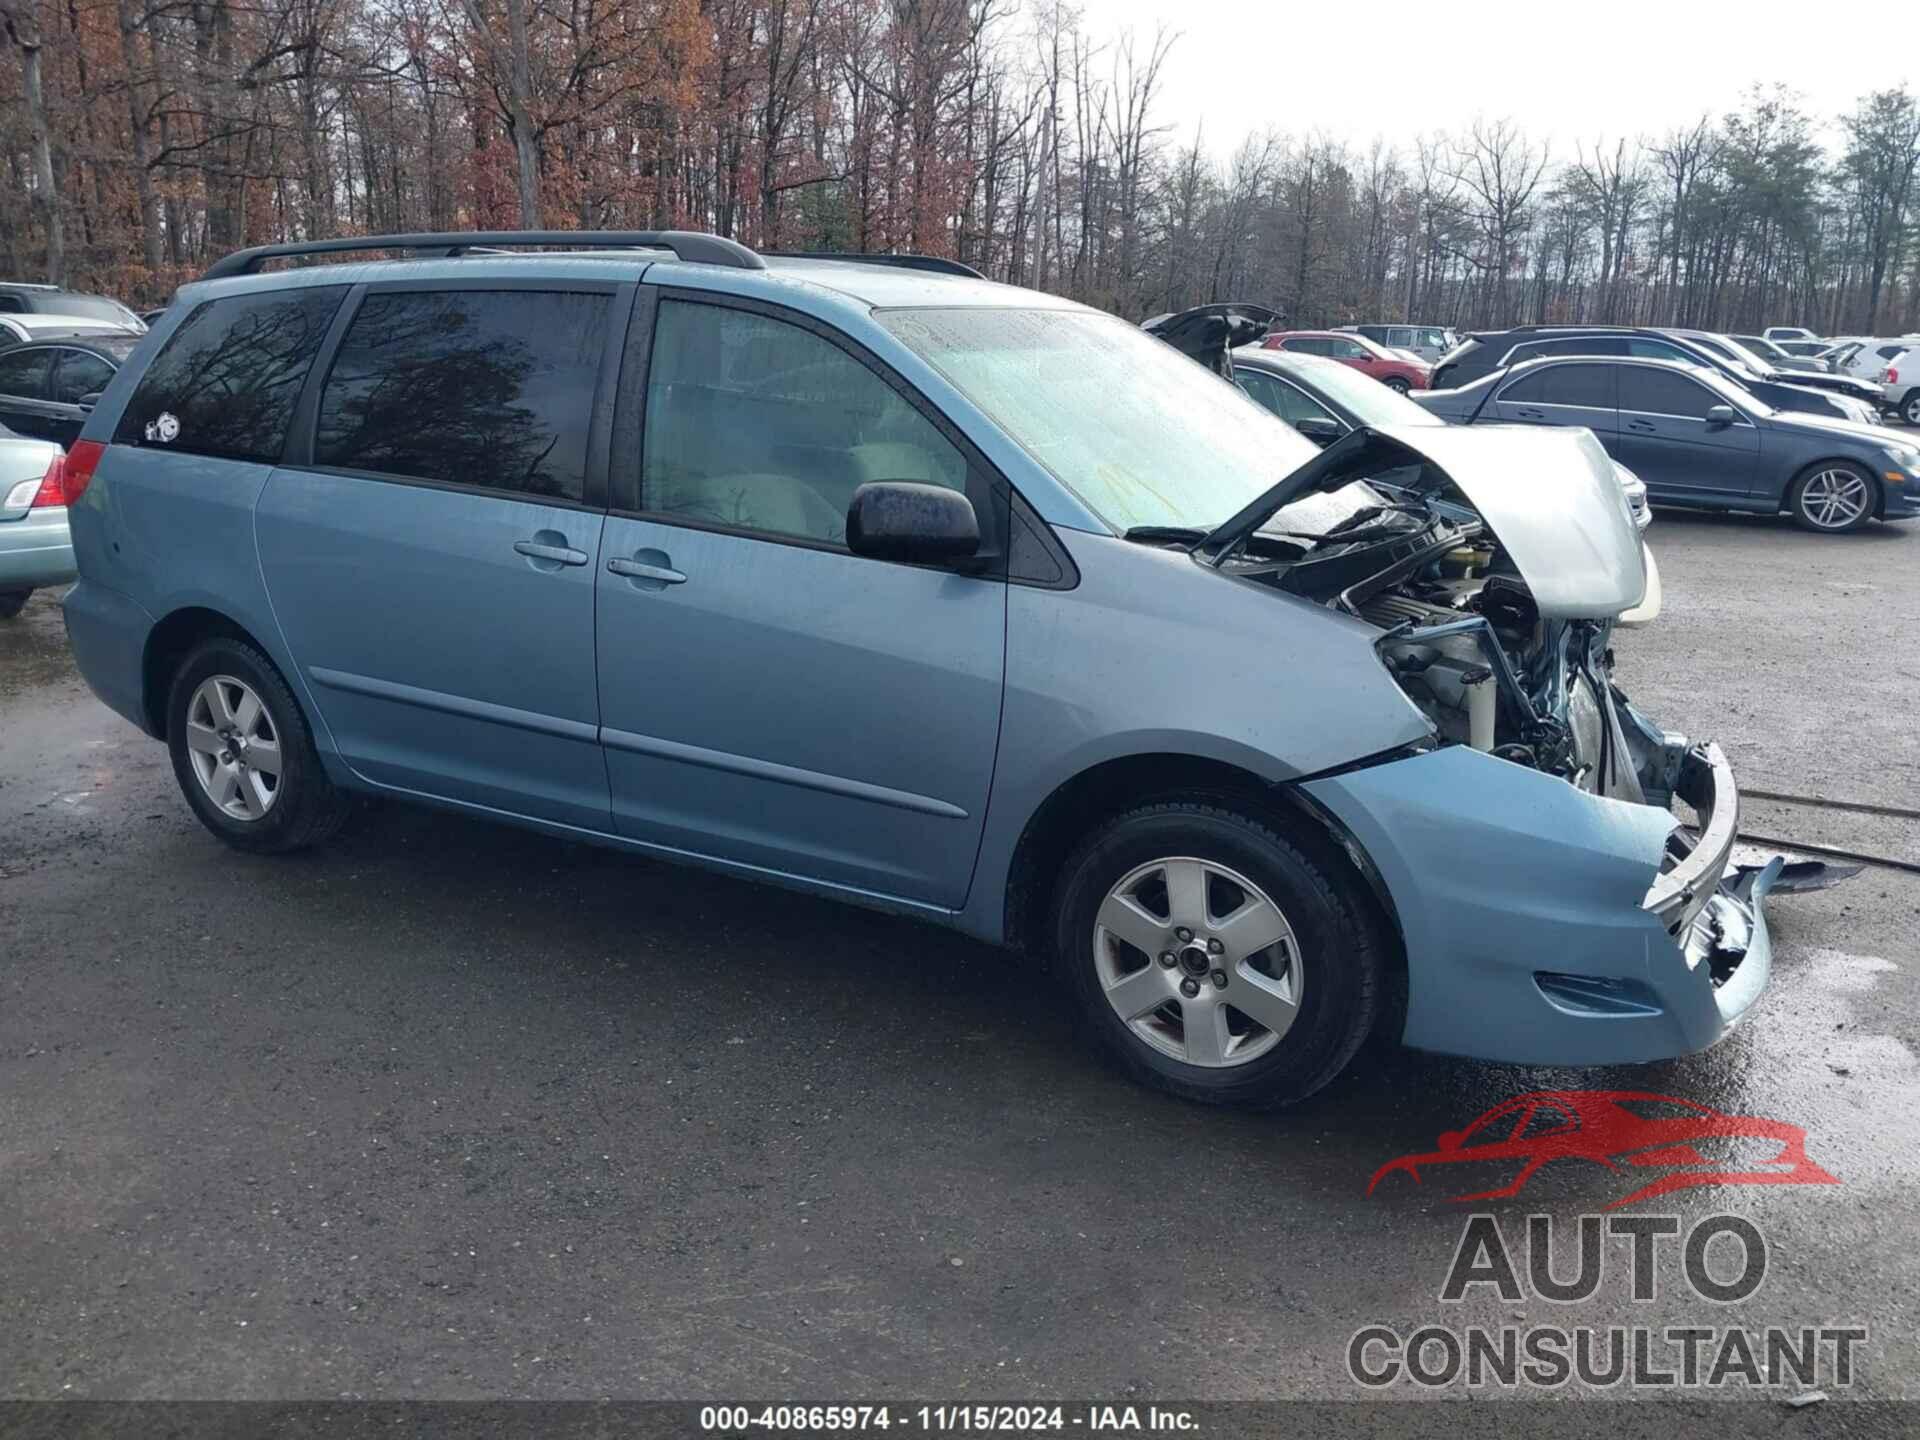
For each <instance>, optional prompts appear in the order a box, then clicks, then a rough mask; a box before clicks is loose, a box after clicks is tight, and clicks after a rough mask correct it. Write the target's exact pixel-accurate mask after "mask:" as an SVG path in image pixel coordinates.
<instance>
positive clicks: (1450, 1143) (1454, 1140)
mask: <svg viewBox="0 0 1920 1440" xmlns="http://www.w3.org/2000/svg"><path fill="white" fill-rule="evenodd" d="M1440 1148H1441V1149H1442V1150H1458V1149H1459V1148H1460V1132H1459V1131H1458V1130H1449V1131H1447V1132H1446V1133H1445V1134H1444V1135H1442V1136H1441V1137H1440Z"/></svg>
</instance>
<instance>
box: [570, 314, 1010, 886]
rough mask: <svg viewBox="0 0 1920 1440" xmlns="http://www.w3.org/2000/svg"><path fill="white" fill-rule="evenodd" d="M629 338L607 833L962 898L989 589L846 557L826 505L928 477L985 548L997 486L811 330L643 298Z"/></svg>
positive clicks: (610, 653) (618, 476)
mask: <svg viewBox="0 0 1920 1440" xmlns="http://www.w3.org/2000/svg"><path fill="white" fill-rule="evenodd" d="M644 293H645V292H644V290H643V295H644ZM644 309H645V302H644V300H643V302H642V305H641V306H640V307H637V313H638V314H641V315H642V316H643V317H644ZM649 340H650V342H651V344H650V358H649V359H648V361H647V364H646V370H645V373H646V377H647V378H646V386H645V392H644V396H641V395H635V396H633V397H632V398H631V399H629V398H628V397H626V396H623V398H622V406H623V410H622V414H623V416H625V415H626V413H627V408H626V407H628V406H629V405H632V406H636V407H639V406H643V409H644V424H643V425H642V426H641V427H640V431H641V438H640V442H639V449H640V453H639V454H638V455H635V454H632V453H622V452H621V451H618V450H617V451H616V453H615V457H614V473H613V496H614V503H615V506H616V511H615V514H614V515H613V517H612V518H610V519H609V520H608V522H607V535H606V543H605V544H604V545H603V547H602V558H601V561H600V564H599V566H598V572H599V573H598V580H599V607H598V612H597V614H598V622H597V623H598V634H599V656H600V705H601V714H602V724H603V729H602V732H601V733H602V740H603V742H604V744H605V746H606V759H607V771H608V775H609V778H610V780H611V782H612V787H613V818H614V824H615V826H616V828H617V829H618V830H619V831H620V833H622V834H625V835H629V836H632V837H633V838H635V839H637V840H641V841H644V842H646V843H648V844H652V845H657V846H660V847H663V848H666V849H670V850H674V851H678V852H682V853H692V854H697V855H703V856H708V857H713V858H717V859H720V860H724V861H727V862H730V863H733V864H736V865H740V866H744V867H752V868H754V869H757V870H761V871H769V872H774V873H777V874H783V875H788V876H795V877H800V878H803V879H806V880H809V881H813V882H818V883H825V884H829V885H834V886H838V887H844V888H849V889H854V890H860V891H865V892H868V893H872V894H878V895H884V896H890V897H895V898H899V899H904V900H910V901H915V902H919V903H923V904H928V905H932V906H937V907H941V908H949V909H952V908H958V907H959V906H960V905H961V904H962V902H963V901H964V900H965V898H966V893H967V887H968V884H969V882H970V879H971V876H972V873H973V862H974V856H975V852H976V851H977V849H978V847H979V841H980V831H981V824H982V821H983V819H984V816H985V813H986V805H987V794H988V790H989V788H990V786H991V782H992V778H993V762H994V754H995V750H996V746H997V744H998V738H999V727H1000V698H1001V687H1002V681H1003V674H1004V657H1005V632H1006V585H1005V582H1004V581H1003V580H1002V579H1000V578H998V577H997V576H995V575H993V574H991V573H984V574H983V573H964V572H963V571H962V570H959V569H944V568H934V567H928V566H917V565H904V564H895V563H891V562H887V561H880V560H873V559H868V558H865V557H862V556H857V555H854V554H852V553H851V552H850V551H849V550H848V549H847V548H846V514H847V506H848V502H849V501H850V500H851V499H852V496H853V491H854V489H855V488H856V487H857V486H858V485H860V484H861V483H862V482H865V481H878V480H907V481H915V482H918V483H923V484H936V485H945V486H949V487H951V488H954V489H959V490H963V491H965V492H966V493H967V494H968V495H969V496H970V497H971V498H973V500H974V503H975V509H976V511H977V512H978V513H979V516H980V522H981V530H982V535H983V539H984V541H985V544H986V546H988V547H993V546H994V537H995V536H996V535H997V534H998V533H1000V531H1001V530H1002V528H1003V526H1004V519H1003V517H1002V516H1001V515H1000V514H998V513H997V509H996V500H995V490H994V487H993V486H992V484H991V483H990V482H989V481H988V480H987V478H986V476H985V474H984V471H983V469H982V467H981V466H980V465H979V464H977V463H973V462H971V461H970V457H969V455H968V454H967V453H965V452H963V450H962V449H961V448H960V446H959V445H958V444H956V443H955V441H954V440H953V439H952V438H950V437H949V435H948V434H947V433H945V432H944V431H943V429H942V428H940V427H938V426H936V425H935V424H934V423H933V421H932V420H931V419H929V417H928V415H927V414H926V413H924V412H923V411H922V410H921V409H920V408H919V407H918V405H917V404H916V403H915V402H914V401H913V400H911V399H909V398H908V396H907V394H906V393H904V390H903V387H901V386H899V385H898V384H897V383H894V382H892V381H891V379H890V377H883V374H882V373H881V371H880V370H879V368H878V364H877V362H875V361H872V360H871V359H870V357H865V356H863V355H862V354H860V353H857V352H856V351H855V349H854V348H853V347H852V346H851V345H849V344H843V343H841V342H840V341H839V340H838V339H837V338H829V337H828V336H827V335H826V334H825V333H824V332H823V330H822V329H821V327H818V326H816V325H814V324H812V323H810V322H809V323H801V322H799V321H798V320H797V319H795V318H790V317H785V316H783V315H782V314H780V313H775V312H771V311H768V310H766V309H764V308H740V307H735V306H730V305H724V304H720V303H715V302H706V301H699V300H696V299H693V298H690V297H688V298H663V299H662V300H661V301H660V303H659V305H658V307H657V315H656V316H655V317H654V320H653V323H652V328H651V332H650V334H649V332H648V330H647V328H646V323H645V320H644V318H642V319H641V320H640V321H638V322H637V323H636V339H635V342H634V345H633V346H632V347H631V349H630V353H629V359H628V365H629V366H630V367H632V366H634V365H636V363H637V358H636V357H637V356H639V355H640V354H642V353H644V352H646V351H647V350H648V348H649V347H648V341H649ZM631 428H632V427H631V426H630V425H629V424H627V423H626V421H625V420H624V419H623V420H622V422H621V423H620V424H619V425H618V426H617V427H616V429H617V431H618V432H619V433H622V434H626V433H628V432H629V431H630V429H631Z"/></svg>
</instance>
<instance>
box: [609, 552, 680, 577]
mask: <svg viewBox="0 0 1920 1440" xmlns="http://www.w3.org/2000/svg"><path fill="white" fill-rule="evenodd" d="M656 553H657V552H656ZM662 558H663V559H664V558H665V557H664V556H663V557H662ZM607 569H609V570H611V571H612V572H613V573H614V574H615V575H625V576H626V577H627V578H628V579H629V580H651V581H653V582H654V583H655V584H658V585H684V584H686V583H687V577H686V576H685V575H684V574H682V573H681V572H680V571H678V570H675V569H674V568H673V567H672V566H670V565H649V564H648V563H647V562H646V561H644V560H619V559H615V560H609V561H607Z"/></svg>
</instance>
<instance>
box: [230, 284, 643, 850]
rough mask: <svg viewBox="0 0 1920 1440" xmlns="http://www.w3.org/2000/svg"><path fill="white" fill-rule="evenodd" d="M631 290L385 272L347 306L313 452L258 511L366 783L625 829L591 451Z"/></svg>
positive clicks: (315, 686) (294, 644)
mask: <svg viewBox="0 0 1920 1440" xmlns="http://www.w3.org/2000/svg"><path fill="white" fill-rule="evenodd" d="M615 298H616V297H615V295H614V294H613V293H612V291H611V287H609V288H608V289H607V290H605V291H596V292H573V291H566V290H563V289H555V290H528V289H499V290H487V289H483V288H474V289H467V290H450V289H440V290H407V289H404V288H399V287H393V288H381V287H376V288H373V289H371V290H370V291H369V292H368V293H367V295H366V297H365V299H364V301H363V302H362V303H361V305H360V308H359V310H358V312H357V313H356V314H355V315H354V316H353V319H352V322H351V324H350V325H349V327H348V328H347V331H346V333H345V335H344V337H343V339H342V341H341V344H340V348H339V351H338V354H337V356H336V358H335V360H334V362H333V366H332V370H331V373H330V374H328V375H327V377H326V379H325V384H324V387H323V388H322V389H321V391H320V394H319V404H318V418H317V422H316V425H315V431H314V438H313V445H312V454H311V457H310V458H309V459H305V460H303V461H302V463H298V464H284V465H282V466H281V467H280V468H277V469H276V470H275V471H274V472H273V475H272V478H271V479H270V480H269V481H268V483H267V487H266V490H265V492H264V493H263V494H262V495H261V497H260V501H259V504H258V506H257V507H256V517H257V520H256V525H257V531H258V536H259V547H260V562H261V569H262V572H263V573H264V575H265V578H266V583H267V589H268V593H269V595H270V597H271V600H272V603H273V609H274V614H275V616H276V617H277V618H278V620H279V622H280V626H281V629H282V630H283V632H284V633H285V635H286V640H287V648H288V649H289V650H290V651H291V652H292V654H293V657H294V660H295V663H296V664H297V665H298V667H299V669H300V673H301V676H302V678H303V679H304V680H305V681H306V683H307V686H308V688H309V691H310V693H311V694H312V696H313V698H314V703H315V705H316V706H317V707H318V709H319V712H320V716H321V718H322V720H323V721H324V722H325V724H326V725H327V727H328V729H329V730H330V731H331V733H332V736H333V739H334V742H335V743H336V744H337V745H338V747H339V749H340V752H341V754H342V755H343V756H344V758H345V759H346V761H347V763H348V764H350V765H351V766H352V767H353V768H354V769H355V770H356V771H357V772H359V773H360V774H361V775H363V776H365V777H366V778H367V779H369V780H372V781H374V782H375V783H377V784H381V785H387V786H392V787H394V788H397V789H401V790H406V791H411V792H415V793H419V794H424V795H430V796H436V797H441V798H445V799H451V800H457V801H461V802H465V803H467V804H470V805H476V806H480V807H483V808H485V809H489V810H495V811H500V812H504V813H508V814H514V815H524V816H529V817H532V818H535V819H543V820H550V821H556V822H559V823H562V824H566V825H572V826H577V827H581V828H585V829H591V830H598V831H605V830H607V829H609V828H610V822H609V818H608V807H607V780H606V767H605V765H604V763H603V762H602V760H601V758H600V746H599V734H598V728H599V720H600V716H599V707H598V702H597V696H596V692H595V683H594V653H593V605H594V575H595V570H596V565H597V562H598V559H599V554H600V538H601V531H602V529H603V527H604V525H605V523H606V515H605V512H604V509H603V508H602V506H601V504H600V503H598V497H597V495H596V494H595V491H596V489H597V487H596V485H595V483H594V482H593V481H592V480H591V479H590V474H591V472H592V470H593V469H594V467H593V466H592V464H591V463H590V459H589V457H590V456H591V455H592V454H594V453H595V452H594V449H593V438H594V432H595V426H594V417H595V415H596V413H598V412H600V411H601V410H602V409H603V408H604V407H600V406H597V405H596V403H595V396H596V391H597V390H598V388H599V387H600V386H601V385H602V384H603V383H604V384H605V385H606V386H607V389H606V391H605V393H606V394H607V395H608V396H609V397H610V396H611V393H612V392H611V385H612V380H611V374H610V370H609V373H608V376H607V378H606V379H605V380H604V381H603V379H602V372H603V369H609V367H608V366H607V365H606V364H605V363H604V362H603V357H604V354H605V351H606V350H607V348H608V347H607V344H606V337H607V334H608V331H609V328H610V321H611V318H612V317H611V314H610V312H611V309H612V307H613V303H614V301H615ZM349 303H351V302H349ZM289 458H290V459H292V458H294V457H289ZM600 483H601V484H603V483H604V480H603V479H602V480H601V482H600ZM599 493H604V491H600V492H599Z"/></svg>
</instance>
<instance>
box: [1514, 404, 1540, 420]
mask: <svg viewBox="0 0 1920 1440" xmlns="http://www.w3.org/2000/svg"><path fill="white" fill-rule="evenodd" d="M1513 413H1514V414H1516V415H1518V416H1519V417H1520V418H1521V419H1522V420H1544V419H1546V416H1544V415H1542V414H1541V413H1540V412H1539V411H1538V410H1535V409H1534V408H1533V407H1532V406H1530V405H1523V406H1522V407H1521V408H1520V409H1518V410H1516V411H1514V412H1513Z"/></svg>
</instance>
